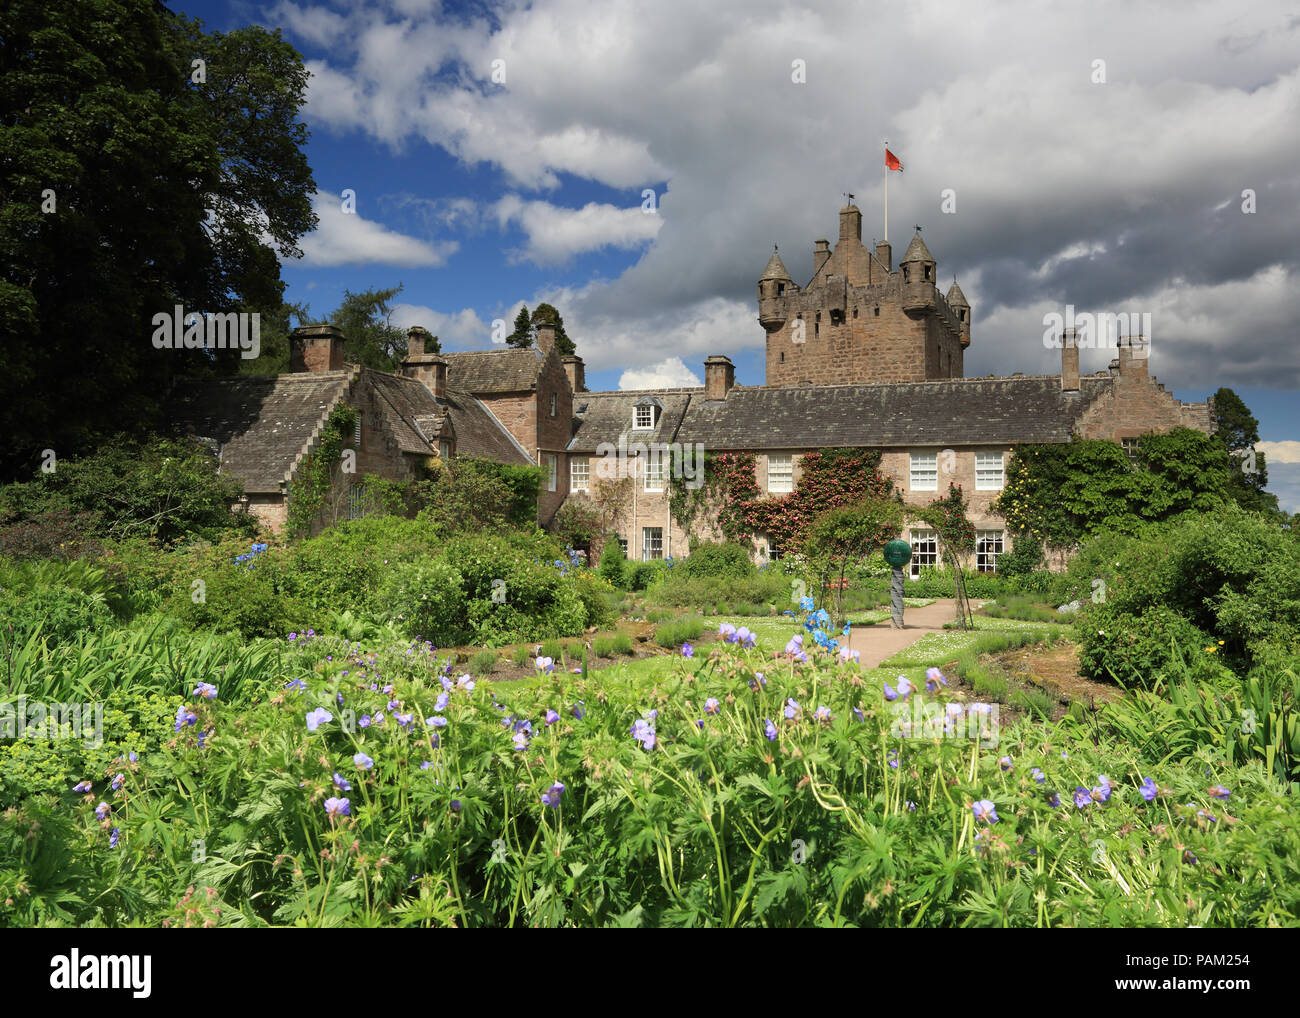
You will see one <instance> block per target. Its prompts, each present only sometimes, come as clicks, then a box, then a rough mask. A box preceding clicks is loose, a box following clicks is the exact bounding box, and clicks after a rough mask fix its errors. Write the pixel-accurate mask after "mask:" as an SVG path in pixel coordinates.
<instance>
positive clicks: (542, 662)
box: [534, 657, 555, 675]
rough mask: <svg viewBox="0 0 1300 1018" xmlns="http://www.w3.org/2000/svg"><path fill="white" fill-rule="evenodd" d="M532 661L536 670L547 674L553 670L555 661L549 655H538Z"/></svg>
mask: <svg viewBox="0 0 1300 1018" xmlns="http://www.w3.org/2000/svg"><path fill="white" fill-rule="evenodd" d="M534 663H535V664H536V665H537V670H538V671H540V672H545V673H546V674H547V675H550V674H551V672H553V671H555V662H554V661H553V660H552V659H551V658H549V657H539V658H538V659H537V660H536V661H535V662H534Z"/></svg>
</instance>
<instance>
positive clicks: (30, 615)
mask: <svg viewBox="0 0 1300 1018" xmlns="http://www.w3.org/2000/svg"><path fill="white" fill-rule="evenodd" d="M115 623H116V619H114V617H113V613H112V612H111V611H110V610H109V608H108V604H107V603H106V601H105V598H104V595H103V594H92V593H87V592H86V591H84V590H78V589H77V588H75V587H65V586H49V585H46V586H42V587H40V588H38V589H36V590H28V591H18V590H12V589H6V590H3V591H0V642H3V643H7V644H10V647H11V648H12V647H13V646H17V645H21V644H23V643H26V642H27V640H28V639H29V638H30V637H31V635H32V633H34V632H35V631H36V629H37V628H38V627H39V628H40V631H41V636H42V637H44V638H47V639H48V640H49V642H51V643H53V644H59V643H63V642H65V641H68V640H71V639H73V638H74V637H75V636H77V634H78V633H94V632H99V631H101V630H105V629H108V628H110V627H112V626H113V625H114V624H115Z"/></svg>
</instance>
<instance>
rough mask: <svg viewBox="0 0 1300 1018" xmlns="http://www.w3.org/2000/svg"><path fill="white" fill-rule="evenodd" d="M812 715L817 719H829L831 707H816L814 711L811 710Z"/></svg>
mask: <svg viewBox="0 0 1300 1018" xmlns="http://www.w3.org/2000/svg"><path fill="white" fill-rule="evenodd" d="M813 717H814V718H816V719H817V720H818V721H830V720H831V709H830V708H829V707H818V708H817V709H816V710H815V711H813Z"/></svg>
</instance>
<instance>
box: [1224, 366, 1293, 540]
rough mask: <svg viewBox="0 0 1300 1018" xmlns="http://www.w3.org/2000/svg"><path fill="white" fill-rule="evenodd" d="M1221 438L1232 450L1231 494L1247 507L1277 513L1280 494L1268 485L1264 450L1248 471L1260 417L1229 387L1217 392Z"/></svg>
mask: <svg viewBox="0 0 1300 1018" xmlns="http://www.w3.org/2000/svg"><path fill="white" fill-rule="evenodd" d="M1213 398H1214V416H1215V423H1216V424H1217V426H1218V430H1217V431H1216V432H1215V435H1216V437H1217V438H1219V439H1220V441H1222V443H1223V446H1224V448H1225V449H1227V450H1228V452H1229V453H1230V454H1231V458H1230V459H1229V463H1228V469H1229V479H1228V497H1229V498H1231V499H1232V500H1233V501H1234V502H1236V503H1237V504H1238V505H1239V506H1241V507H1242V508H1243V509H1247V510H1250V511H1252V512H1263V513H1267V514H1276V513H1277V512H1278V505H1277V496H1276V495H1270V494H1269V493H1268V492H1267V491H1265V490H1264V489H1265V488H1266V487H1267V486H1268V465H1267V463H1266V462H1265V460H1266V457H1265V456H1264V453H1263V452H1262V451H1256V452H1255V453H1254V466H1255V469H1254V472H1253V473H1251V472H1248V471H1247V460H1246V458H1245V453H1246V450H1248V449H1254V447H1255V443H1256V442H1258V441H1259V421H1258V420H1257V419H1256V418H1255V415H1254V414H1252V413H1251V412H1250V410H1249V408H1248V407H1247V406H1246V404H1245V402H1244V401H1243V400H1242V398H1241V397H1240V396H1238V395H1237V394H1236V393H1235V392H1233V391H1232V390H1231V389H1228V388H1220V389H1219V390H1218V391H1217V392H1215V394H1214V397H1213Z"/></svg>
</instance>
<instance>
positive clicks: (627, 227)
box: [494, 194, 663, 265]
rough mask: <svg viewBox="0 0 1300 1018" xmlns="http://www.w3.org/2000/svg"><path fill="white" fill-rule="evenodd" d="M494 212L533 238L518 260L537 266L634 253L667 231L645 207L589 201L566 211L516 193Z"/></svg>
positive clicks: (661, 222)
mask: <svg viewBox="0 0 1300 1018" xmlns="http://www.w3.org/2000/svg"><path fill="white" fill-rule="evenodd" d="M494 211H495V213H496V217H497V223H498V224H499V225H500V226H502V227H505V226H507V225H508V224H510V223H518V224H519V227H520V229H522V230H523V231H524V233H525V234H526V235H527V237H528V244H527V246H526V247H525V248H524V249H523V251H521V252H519V253H518V254H517V255H516V256H515V257H516V258H519V259H527V260H528V261H531V262H533V263H535V264H537V265H550V264H555V263H558V262H565V261H568V259H570V258H572V257H573V256H574V255H576V254H582V253H583V252H585V251H596V250H598V249H600V248H602V247H616V248H635V247H637V246H639V245H641V244H644V243H645V242H647V241H650V240H654V238H655V235H656V234H658V233H659V230H660V228H661V227H662V226H663V220H662V219H660V218H659V216H658V214H657V213H646V212H644V211H642V209H641V208H640V206H638V207H636V208H628V209H620V208H616V207H615V206H613V205H604V204H597V203H596V202H588V203H587V204H586V205H584V206H583V207H582V208H580V209H566V208H561V207H559V206H558V205H552V204H551V203H550V202H544V201H524V200H523V199H521V198H520V197H519V196H518V195H514V194H508V195H506V196H505V197H504V198H502V199H501V200H500V201H498V202H497V203H496V206H495V209H494Z"/></svg>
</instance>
